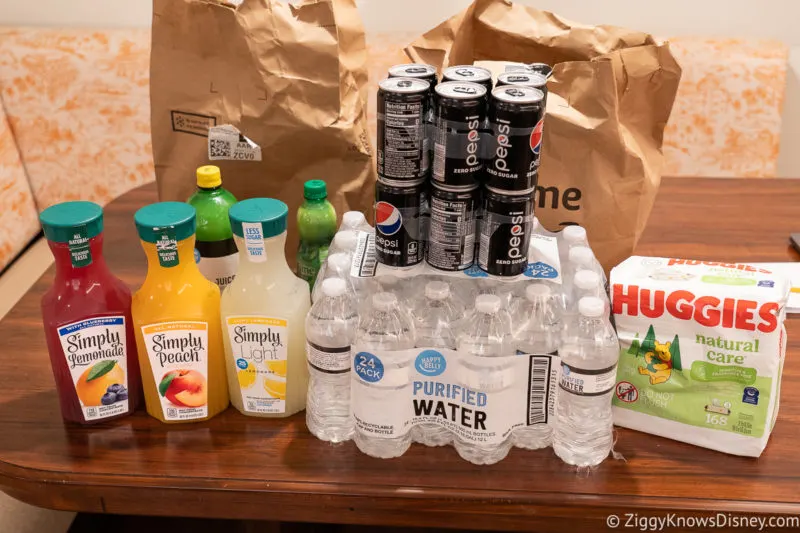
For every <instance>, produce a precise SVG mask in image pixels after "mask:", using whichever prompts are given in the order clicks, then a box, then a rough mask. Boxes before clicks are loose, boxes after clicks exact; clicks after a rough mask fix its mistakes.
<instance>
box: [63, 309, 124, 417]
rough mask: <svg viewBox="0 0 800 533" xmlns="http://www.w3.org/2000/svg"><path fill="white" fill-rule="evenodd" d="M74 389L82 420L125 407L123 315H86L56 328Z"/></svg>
mask: <svg viewBox="0 0 800 533" xmlns="http://www.w3.org/2000/svg"><path fill="white" fill-rule="evenodd" d="M58 338H59V340H60V341H61V348H62V349H63V350H64V357H65V358H66V360H67V366H68V368H69V372H70V375H71V376H72V382H73V384H74V385H75V392H76V393H77V395H78V400H79V401H80V402H81V409H82V410H83V417H84V418H85V419H86V420H99V419H101V418H108V417H111V416H117V415H121V414H123V413H126V412H127V411H128V360H127V358H126V355H127V345H126V342H127V339H126V338H125V317H123V316H106V317H97V318H88V319H86V320H81V321H80V322H73V323H72V324H67V325H66V326H61V327H60V328H58Z"/></svg>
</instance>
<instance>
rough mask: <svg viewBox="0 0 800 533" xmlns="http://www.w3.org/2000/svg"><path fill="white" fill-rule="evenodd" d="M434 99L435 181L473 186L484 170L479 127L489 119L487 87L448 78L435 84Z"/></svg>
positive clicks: (458, 185)
mask: <svg viewBox="0 0 800 533" xmlns="http://www.w3.org/2000/svg"><path fill="white" fill-rule="evenodd" d="M435 102H436V103H435V105H434V109H435V111H434V116H433V125H434V127H433V132H434V133H433V172H432V177H433V181H434V182H438V183H440V184H443V185H447V186H450V187H471V186H473V185H475V183H476V180H477V178H478V175H479V174H480V173H481V171H482V170H483V160H482V159H481V153H480V128H481V126H482V125H483V123H484V121H485V120H486V88H485V87H483V86H482V85H478V84H477V83H469V82H459V81H447V82H444V83H441V84H439V85H437V86H436V99H435Z"/></svg>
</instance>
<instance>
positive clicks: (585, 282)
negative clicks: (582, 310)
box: [573, 270, 600, 291]
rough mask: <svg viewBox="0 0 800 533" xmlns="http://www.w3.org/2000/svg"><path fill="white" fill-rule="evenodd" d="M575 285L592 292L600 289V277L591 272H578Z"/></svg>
mask: <svg viewBox="0 0 800 533" xmlns="http://www.w3.org/2000/svg"><path fill="white" fill-rule="evenodd" d="M573 283H574V284H575V286H576V287H578V288H579V289H581V290H584V291H591V290H594V289H597V288H599V287H600V276H599V275H598V274H597V272H593V271H591V270H578V272H576V273H575V279H574V281H573Z"/></svg>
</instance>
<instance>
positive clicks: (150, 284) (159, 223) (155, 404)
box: [131, 202, 228, 422]
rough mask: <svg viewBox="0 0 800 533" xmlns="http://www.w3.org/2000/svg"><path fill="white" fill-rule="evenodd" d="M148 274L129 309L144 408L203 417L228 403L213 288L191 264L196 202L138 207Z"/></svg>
mask: <svg viewBox="0 0 800 533" xmlns="http://www.w3.org/2000/svg"><path fill="white" fill-rule="evenodd" d="M134 220H135V221H136V229H137V231H138V232H139V238H140V239H141V242H142V247H143V248H144V251H145V254H146V255H147V277H146V278H145V280H144V283H143V284H142V286H141V288H140V289H139V290H138V291H137V292H136V293H135V294H134V295H133V303H132V304H131V311H132V314H133V323H134V329H135V335H136V346H137V348H138V353H139V366H140V367H141V372H142V385H143V388H144V400H145V404H146V405H147V412H148V413H149V414H150V416H152V417H155V418H157V419H159V420H161V421H162V422H190V421H197V420H206V419H208V418H211V417H212V416H214V415H216V414H218V413H220V412H221V411H224V410H225V408H226V407H227V406H228V384H227V378H226V376H225V353H224V351H223V348H222V332H221V329H220V318H219V301H220V300H219V288H218V287H217V285H216V284H214V283H212V282H210V281H208V280H207V279H206V278H205V277H204V276H203V275H202V274H201V273H200V269H199V268H198V267H197V264H196V263H195V255H194V244H195V227H196V220H195V209H194V207H192V206H190V205H188V204H184V203H181V202H161V203H156V204H151V205H148V206H146V207H143V208H141V209H139V211H137V212H136V215H135V216H134Z"/></svg>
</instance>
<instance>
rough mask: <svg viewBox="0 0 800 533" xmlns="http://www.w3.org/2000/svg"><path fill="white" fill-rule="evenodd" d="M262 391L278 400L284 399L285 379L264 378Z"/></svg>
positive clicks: (276, 377)
mask: <svg viewBox="0 0 800 533" xmlns="http://www.w3.org/2000/svg"><path fill="white" fill-rule="evenodd" d="M264 390H265V391H267V394H269V395H270V396H272V397H273V398H277V399H278V400H285V399H286V378H284V377H280V376H269V377H265V378H264Z"/></svg>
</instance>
